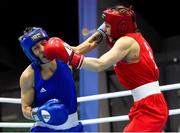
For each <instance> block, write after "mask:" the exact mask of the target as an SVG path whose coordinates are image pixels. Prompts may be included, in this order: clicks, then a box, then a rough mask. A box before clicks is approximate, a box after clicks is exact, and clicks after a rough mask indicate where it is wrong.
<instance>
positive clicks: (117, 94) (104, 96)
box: [0, 83, 180, 104]
mask: <svg viewBox="0 0 180 133" xmlns="http://www.w3.org/2000/svg"><path fill="white" fill-rule="evenodd" d="M160 89H161V90H162V91H168V90H176V89H180V83H177V84H171V85H164V86H160ZM130 95H132V93H131V91H120V92H112V93H106V94H98V95H92V96H84V97H78V98H77V101H78V102H88V101H94V100H102V99H108V98H116V97H124V96H130ZM0 103H14V104H21V99H19V98H3V97H1V98H0Z"/></svg>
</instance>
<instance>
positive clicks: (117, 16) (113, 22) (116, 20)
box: [103, 6, 137, 39]
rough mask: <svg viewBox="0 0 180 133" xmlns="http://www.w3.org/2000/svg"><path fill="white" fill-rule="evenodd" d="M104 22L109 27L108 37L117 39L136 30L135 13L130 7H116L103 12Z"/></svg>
mask: <svg viewBox="0 0 180 133" xmlns="http://www.w3.org/2000/svg"><path fill="white" fill-rule="evenodd" d="M103 17H104V19H105V22H106V23H107V24H109V25H110V26H111V31H110V36H111V37H112V38H113V39H118V38H119V37H121V36H123V35H124V34H127V33H132V32H135V31H136V29H137V25H136V20H135V13H134V11H133V10H132V9H131V7H124V6H116V7H114V8H109V9H107V10H105V11H103Z"/></svg>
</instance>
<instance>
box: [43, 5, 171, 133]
mask: <svg viewBox="0 0 180 133" xmlns="http://www.w3.org/2000/svg"><path fill="white" fill-rule="evenodd" d="M103 18H104V23H103V24H102V25H101V26H100V28H98V30H97V32H96V33H94V34H93V35H92V36H91V37H90V38H88V39H87V40H86V41H85V42H84V43H82V45H79V46H77V47H74V48H72V47H70V46H69V45H68V44H66V43H65V42H64V41H62V40H61V39H59V38H51V39H50V40H49V42H48V44H47V45H46V46H45V56H46V57H47V58H48V59H54V58H58V59H61V60H63V61H64V62H65V63H67V64H69V65H71V66H72V67H74V68H76V69H87V70H92V71H96V72H100V71H103V70H105V69H107V68H109V67H110V66H114V71H115V73H116V75H117V77H118V79H119V82H120V83H121V84H122V85H123V86H124V87H125V88H127V89H128V90H131V92H132V95H133V99H134V104H133V106H132V108H131V110H130V113H129V119H130V122H129V124H128V125H127V126H126V127H125V128H124V132H161V131H163V129H164V126H165V124H166V121H167V118H168V106H167V104H166V101H165V98H164V96H163V94H162V92H161V90H160V88H159V82H158V80H159V69H158V66H157V65H156V63H155V60H154V56H153V51H152V49H151V47H150V45H149V44H148V42H147V41H146V40H145V38H144V37H143V35H142V34H141V33H140V32H138V31H137V24H136V17H135V13H134V11H133V10H132V8H131V7H126V6H124V5H118V6H116V7H113V8H109V9H107V10H105V11H104V12H103ZM103 39H105V40H106V41H107V43H108V44H109V46H110V48H111V49H110V50H109V51H108V52H106V53H105V54H104V55H102V56H101V57H100V58H92V57H84V56H83V55H82V54H84V53H86V52H88V51H89V50H91V49H93V48H94V47H96V46H98V44H99V43H101V42H102V40H103Z"/></svg>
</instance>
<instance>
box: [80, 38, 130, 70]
mask: <svg viewBox="0 0 180 133" xmlns="http://www.w3.org/2000/svg"><path fill="white" fill-rule="evenodd" d="M131 46H132V42H131V40H130V41H128V40H127V38H126V37H122V38H121V39H119V40H118V41H117V42H116V43H115V44H114V46H113V47H112V48H111V50H109V51H108V52H106V53H105V54H104V55H102V56H101V57H100V58H91V57H85V58H84V61H83V64H82V67H81V68H83V69H88V70H92V71H96V72H100V71H103V70H105V69H107V68H109V67H111V66H112V65H113V64H116V63H117V62H118V61H121V60H122V59H124V57H126V56H127V55H128V53H129V52H130V50H131Z"/></svg>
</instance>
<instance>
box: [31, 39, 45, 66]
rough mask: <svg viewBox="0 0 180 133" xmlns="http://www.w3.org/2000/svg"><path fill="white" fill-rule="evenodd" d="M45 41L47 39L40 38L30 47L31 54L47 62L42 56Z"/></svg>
mask: <svg viewBox="0 0 180 133" xmlns="http://www.w3.org/2000/svg"><path fill="white" fill-rule="evenodd" d="M46 43H47V40H42V41H40V42H38V43H37V44H36V45H34V46H33V47H32V48H31V49H32V52H33V54H34V55H35V56H36V57H38V58H39V59H40V60H41V61H42V62H43V63H48V62H49V60H48V59H46V58H45V56H44V45H45V44H46Z"/></svg>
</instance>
